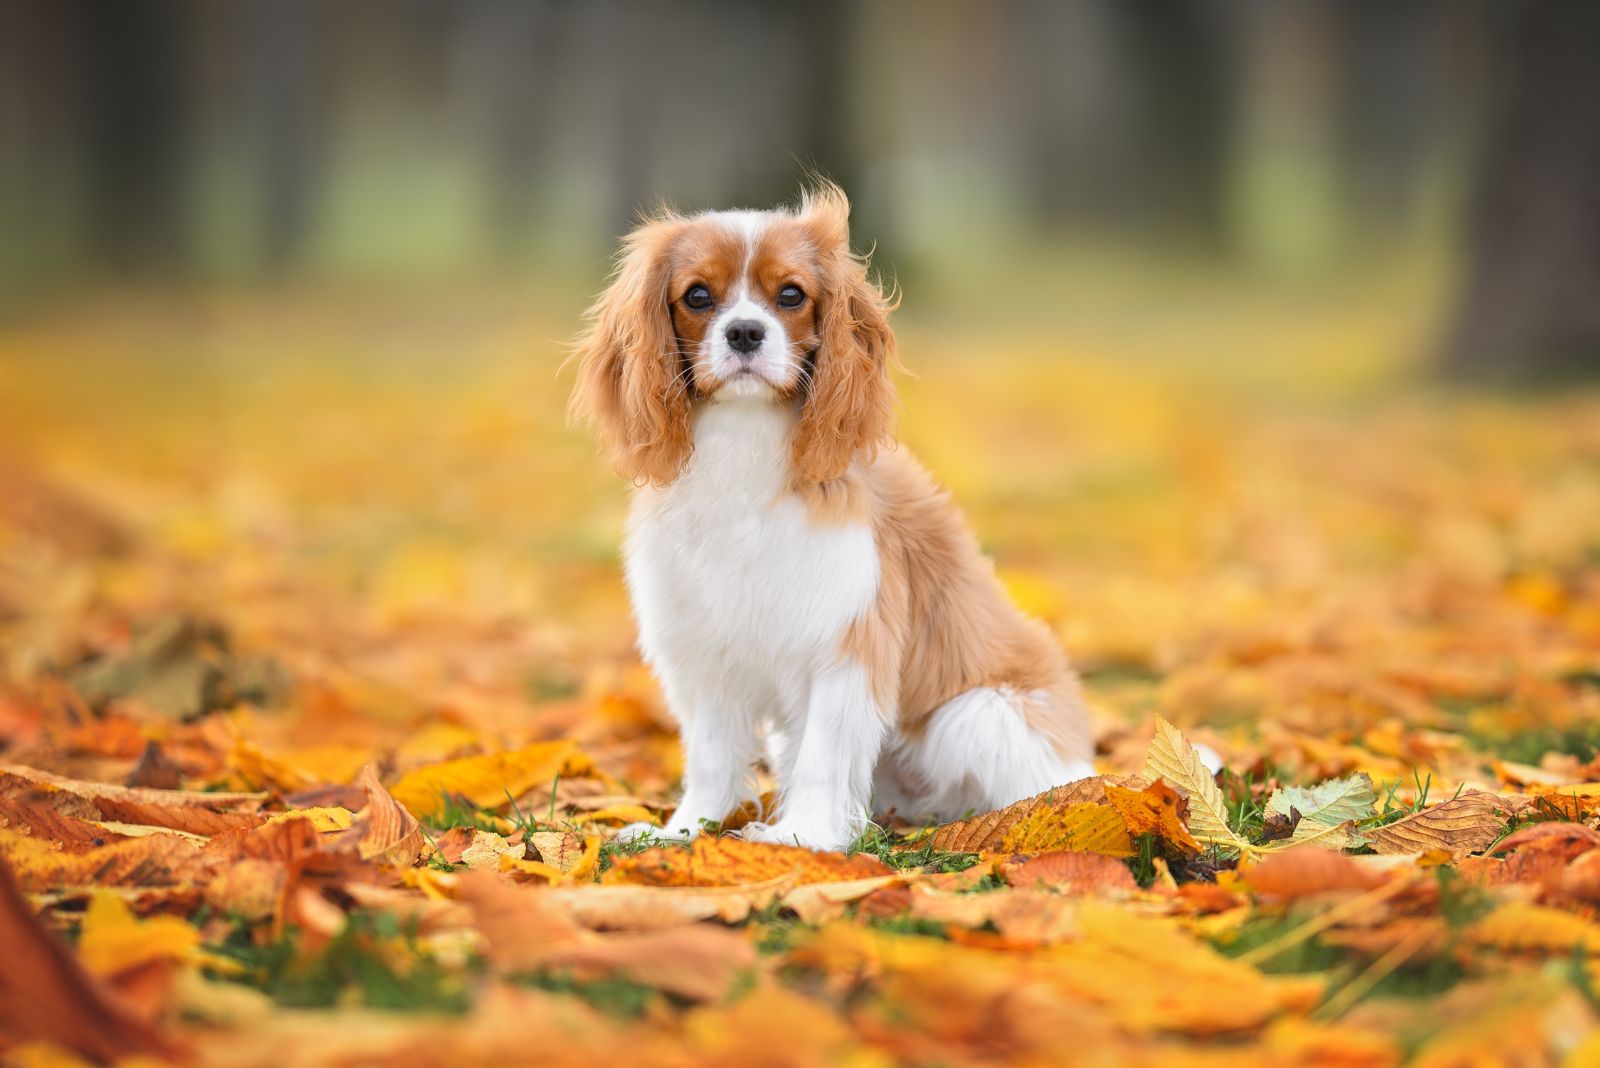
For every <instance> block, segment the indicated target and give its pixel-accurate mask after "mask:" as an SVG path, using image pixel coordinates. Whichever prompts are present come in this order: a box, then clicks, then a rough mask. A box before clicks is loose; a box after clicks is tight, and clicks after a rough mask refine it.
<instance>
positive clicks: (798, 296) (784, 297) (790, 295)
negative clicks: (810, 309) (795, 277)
mask: <svg viewBox="0 0 1600 1068" xmlns="http://www.w3.org/2000/svg"><path fill="white" fill-rule="evenodd" d="M805 299H806V295H805V294H804V293H802V292H800V287H799V286H784V287H783V288H782V289H780V290H778V306H779V307H781V308H798V307H800V305H801V304H803V303H805Z"/></svg>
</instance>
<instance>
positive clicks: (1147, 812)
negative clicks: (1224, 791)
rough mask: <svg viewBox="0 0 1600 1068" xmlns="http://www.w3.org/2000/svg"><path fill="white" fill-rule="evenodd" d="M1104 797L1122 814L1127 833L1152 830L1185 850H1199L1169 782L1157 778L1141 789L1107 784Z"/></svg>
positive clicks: (1179, 802) (1196, 851) (1198, 845)
mask: <svg viewBox="0 0 1600 1068" xmlns="http://www.w3.org/2000/svg"><path fill="white" fill-rule="evenodd" d="M1106 800H1107V801H1108V802H1110V804H1111V807H1113V808H1115V809H1116V810H1117V811H1118V812H1120V813H1121V814H1122V820H1123V822H1124V823H1125V824H1127V827H1128V833H1129V834H1130V835H1135V836H1137V835H1141V834H1154V835H1156V836H1157V837H1159V838H1162V839H1165V840H1166V841H1168V842H1171V843H1172V844H1173V845H1175V846H1177V847H1178V848H1179V849H1182V850H1184V851H1186V852H1189V853H1198V852H1200V843H1199V842H1197V841H1195V840H1194V835H1192V834H1190V833H1189V828H1188V827H1186V826H1185V825H1184V822H1183V813H1182V808H1183V805H1182V798H1180V797H1179V796H1178V791H1176V790H1174V789H1173V788H1172V786H1171V785H1170V784H1169V783H1167V782H1165V781H1162V780H1157V781H1156V782H1153V783H1151V784H1150V785H1149V786H1147V787H1145V788H1144V789H1143V790H1128V789H1124V788H1123V787H1121V786H1112V785H1109V784H1108V785H1107V786H1106Z"/></svg>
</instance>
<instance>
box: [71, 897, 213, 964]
mask: <svg viewBox="0 0 1600 1068" xmlns="http://www.w3.org/2000/svg"><path fill="white" fill-rule="evenodd" d="M199 945H200V932H199V930H198V929H196V928H195V927H193V926H192V925H190V924H188V923H185V922H184V921H183V920H180V919H178V918H177V917H176V916H152V917H151V918H150V919H148V920H141V919H139V918H138V917H136V916H135V915H134V914H133V910H131V909H129V908H128V906H127V905H126V904H125V903H124V902H123V901H122V899H121V898H119V897H117V896H116V895H115V894H112V893H109V892H107V891H103V890H102V891H98V892H96V893H95V894H94V895H93V896H91V898H90V899H89V911H88V912H87V913H85V914H84V917H83V929H82V931H81V933H80V934H79V936H78V957H79V959H80V960H82V961H83V965H84V967H85V968H87V969H89V971H90V972H92V973H94V974H95V975H97V976H99V977H101V978H102V979H112V978H115V977H116V976H117V975H120V974H122V973H123V972H127V971H131V970H133V969H134V968H138V967H141V966H143V965H145V964H149V963H150V962H151V961H157V960H175V961H181V960H188V959H190V958H191V957H192V956H193V954H194V951H195V949H196V948H197V947H198V946H199Z"/></svg>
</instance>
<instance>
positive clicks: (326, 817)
mask: <svg viewBox="0 0 1600 1068" xmlns="http://www.w3.org/2000/svg"><path fill="white" fill-rule="evenodd" d="M355 818H356V814H355V813H354V812H351V811H350V810H349V809H347V808H339V807H338V806H336V805H335V806H330V807H325V808H296V809H290V810H289V811H288V812H279V813H277V814H276V815H273V816H271V817H269V818H268V819H267V822H268V823H282V822H284V821H285V820H298V819H305V820H310V821H311V826H313V827H315V828H316V829H317V830H319V831H324V832H326V831H344V830H348V829H349V827H350V824H351V822H353V821H354V820H355Z"/></svg>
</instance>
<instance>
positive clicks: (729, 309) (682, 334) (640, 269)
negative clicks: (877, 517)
mask: <svg viewBox="0 0 1600 1068" xmlns="http://www.w3.org/2000/svg"><path fill="white" fill-rule="evenodd" d="M849 216H850V205H849V201H848V200H846V199H845V195H844V193H843V192H842V191H841V190H840V189H839V188H838V187H837V186H834V185H832V184H826V183H825V184H822V185H820V186H818V187H817V188H815V189H812V190H810V191H809V192H807V193H806V194H805V195H804V196H803V197H802V198H801V201H800V203H799V205H798V206H796V207H793V208H781V209H778V210H774V211H718V212H706V213H704V214H700V215H690V216H684V215H678V214H676V213H673V212H662V213H659V214H657V215H655V216H652V217H651V218H649V219H647V220H646V221H645V222H643V223H642V224H641V225H640V226H639V227H638V228H637V229H635V230H634V231H633V233H631V234H629V235H628V236H627V238H626V239H625V240H624V241H623V245H622V252H621V255H620V257H619V260H618V264H617V269H616V272H615V274H614V275H613V276H612V280H611V284H610V286H609V287H608V288H607V289H606V291H605V293H604V294H602V295H601V297H600V299H599V300H598V301H596V302H595V304H594V306H593V307H592V308H590V309H589V319H590V326H589V328H588V330H586V331H585V333H584V334H583V336H582V338H581V339H580V340H579V343H578V349H577V353H576V356H577V359H578V362H579V370H578V384H577V388H576V390H575V391H574V393H573V398H572V407H573V411H574V413H575V414H576V415H578V416H579V417H580V418H582V419H584V420H586V421H587V422H589V423H591V424H592V425H594V426H595V427H596V428H597V429H598V430H599V431H600V432H601V434H602V435H603V436H604V438H605V439H606V441H607V443H608V444H609V445H610V447H611V450H612V454H613V459H614V461H615V463H616V465H617V467H618V469H619V470H620V471H621V472H622V474H624V475H625V476H627V477H628V478H631V479H633V480H634V481H636V482H651V483H655V484H657V485H664V484H666V483H669V482H671V481H672V480H673V479H674V478H676V477H677V476H678V473H679V472H680V471H682V469H683V465H684V463H685V462H686V461H687V460H688V458H689V454H690V452H691V451H692V450H693V447H694V442H693V433H692V416H693V412H694V409H695V406H696V405H700V404H715V403H723V402H728V401H750V402H762V401H765V402H770V403H773V404H780V405H784V406H787V407H788V408H789V409H790V410H792V411H793V412H795V413H796V422H795V428H794V438H793V451H792V457H791V466H792V468H793V471H792V475H793V478H794V479H795V481H797V482H802V483H814V482H824V481H827V480H829V479H832V478H837V477H838V476H839V475H841V474H842V473H843V472H844V470H845V469H846V468H847V467H848V466H849V464H850V461H851V459H852V457H855V456H857V455H858V454H860V455H863V456H866V455H870V453H871V452H872V450H874V449H875V448H876V447H877V446H878V445H879V444H880V443H882V442H883V440H884V439H885V438H886V436H887V435H888V433H889V430H890V416H891V413H892V408H893V404H894V393H893V389H892V387H891V385H890V382H889V376H888V364H889V362H890V360H891V359H892V358H893V350H894V335H893V334H892V333H891V332H890V330H889V322H888V313H889V307H890V306H889V303H888V302H887V301H886V300H885V298H884V295H883V293H882V292H881V291H880V290H879V289H878V287H877V286H876V285H875V284H873V282H872V281H871V280H870V279H868V277H867V271H866V263H865V261H864V259H862V258H861V257H858V256H856V255H854V254H853V253H852V252H851V251H850V227H849Z"/></svg>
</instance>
